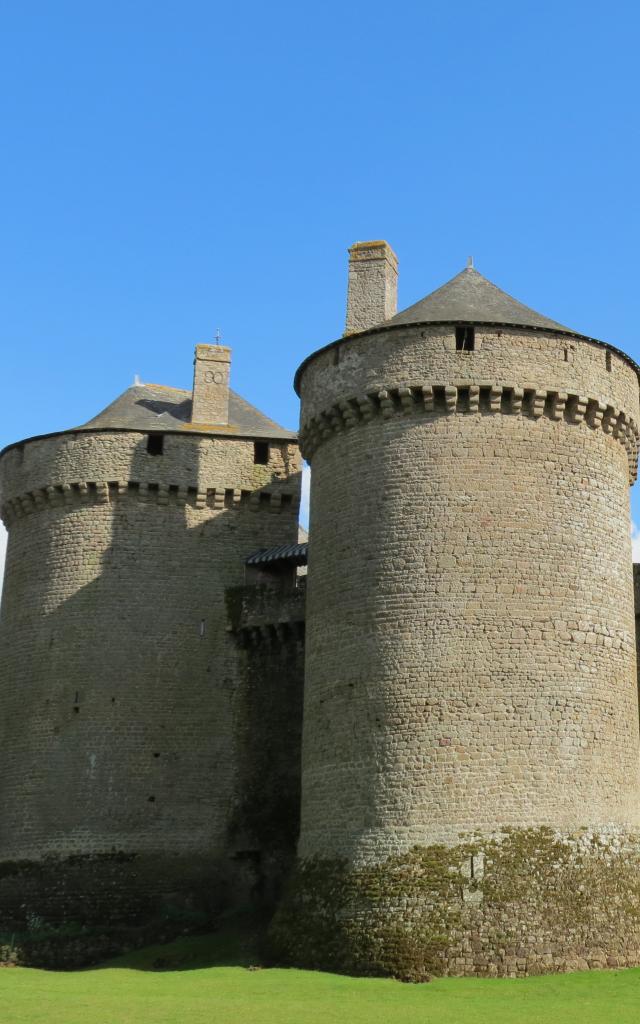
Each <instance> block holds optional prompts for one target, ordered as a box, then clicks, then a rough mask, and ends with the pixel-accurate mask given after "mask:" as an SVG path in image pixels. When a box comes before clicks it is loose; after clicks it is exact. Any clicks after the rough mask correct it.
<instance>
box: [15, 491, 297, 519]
mask: <svg viewBox="0 0 640 1024" xmlns="http://www.w3.org/2000/svg"><path fill="white" fill-rule="evenodd" d="M122 500H125V501H137V502H143V503H149V504H154V505H159V506H162V505H167V506H168V505H174V506H180V505H182V506H190V507H191V508H195V509H211V510H212V511H214V512H216V511H222V510H223V509H239V508H247V509H249V510H250V511H254V512H257V511H269V512H275V513H277V512H280V511H282V510H288V511H291V512H293V511H295V510H296V509H297V507H298V506H299V497H298V495H297V493H296V492H295V491H293V490H291V491H285V490H281V489H279V490H268V489H266V488H265V489H261V490H255V491H250V490H247V489H243V488H237V487H209V488H207V489H206V490H199V489H198V488H197V487H188V486H184V485H181V484H167V483H154V482H142V481H137V480H97V481H96V480H90V481H86V480H81V481H77V482H75V483H63V484H50V485H48V486H47V487H40V488H36V489H34V490H31V491H25V492H24V493H23V494H21V495H19V496H17V497H13V498H9V499H8V500H7V501H5V502H4V503H3V505H2V506H0V518H2V521H3V522H4V524H5V526H6V527H7V528H9V527H10V526H11V525H12V524H13V523H14V522H15V521H16V520H18V519H22V518H24V517H25V516H28V515H32V514H34V513H36V512H40V511H42V510H43V509H47V508H64V507H67V506H83V505H106V504H109V503H113V502H117V501H122Z"/></svg>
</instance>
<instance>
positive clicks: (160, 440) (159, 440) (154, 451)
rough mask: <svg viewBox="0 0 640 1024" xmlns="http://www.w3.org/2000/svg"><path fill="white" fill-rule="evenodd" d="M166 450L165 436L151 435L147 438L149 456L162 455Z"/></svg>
mask: <svg viewBox="0 0 640 1024" xmlns="http://www.w3.org/2000/svg"><path fill="white" fill-rule="evenodd" d="M163 448H164V434H149V436H148V437H147V451H148V453H149V455H162V449H163Z"/></svg>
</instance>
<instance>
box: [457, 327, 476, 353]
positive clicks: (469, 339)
mask: <svg viewBox="0 0 640 1024" xmlns="http://www.w3.org/2000/svg"><path fill="white" fill-rule="evenodd" d="M475 345H476V332H475V328H474V327H456V352H473V350H474V348H475Z"/></svg>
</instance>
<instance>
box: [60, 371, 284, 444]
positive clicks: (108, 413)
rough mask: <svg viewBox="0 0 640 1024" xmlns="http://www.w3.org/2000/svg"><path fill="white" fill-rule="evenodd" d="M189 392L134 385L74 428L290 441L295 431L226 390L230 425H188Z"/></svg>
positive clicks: (163, 387) (189, 413)
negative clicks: (179, 432) (156, 431)
mask: <svg viewBox="0 0 640 1024" xmlns="http://www.w3.org/2000/svg"><path fill="white" fill-rule="evenodd" d="M190 421H191V392H190V391H183V390H181V389H179V388H170V387H165V386H164V385H162V384H135V385H134V386H133V387H130V388H127V390H126V391H123V393H122V394H121V395H120V396H119V397H118V398H116V400H115V401H114V402H112V403H111V405H108V406H107V408H106V409H103V410H102V412H100V413H98V415H97V416H94V418H93V419H92V420H89V421H88V423H84V424H83V425H82V426H81V427H76V430H108V429H109V428H112V429H116V430H127V429H130V430H144V431H148V430H167V431H183V430H184V431H185V432H186V431H192V432H195V433H198V434H231V435H234V434H235V435H238V436H240V437H247V436H248V437H265V438H266V437H268V438H275V439H278V440H293V439H295V438H296V434H295V433H293V432H292V431H290V430H285V428H284V427H281V426H279V424H277V423H274V421H273V420H270V419H269V418H268V417H267V416H264V415H263V414H262V413H261V412H260V411H259V410H258V409H256V408H255V407H254V406H253V405H250V404H249V402H246V401H245V400H244V398H241V397H240V395H237V394H236V393H235V391H231V390H230V391H229V424H228V425H223V426H221V425H220V424H211V426H210V427H208V426H207V425H203V424H201V423H199V424H197V425H195V426H194V425H192V424H191V422H190Z"/></svg>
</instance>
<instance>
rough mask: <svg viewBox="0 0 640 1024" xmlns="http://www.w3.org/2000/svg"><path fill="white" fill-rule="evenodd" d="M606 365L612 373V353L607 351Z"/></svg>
mask: <svg viewBox="0 0 640 1024" xmlns="http://www.w3.org/2000/svg"><path fill="white" fill-rule="evenodd" d="M605 362H606V367H607V370H608V371H609V373H611V353H610V352H607V354H606V356H605Z"/></svg>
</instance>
